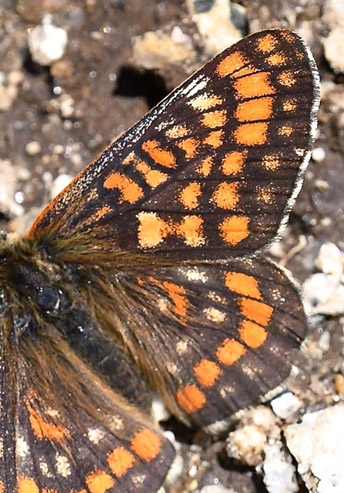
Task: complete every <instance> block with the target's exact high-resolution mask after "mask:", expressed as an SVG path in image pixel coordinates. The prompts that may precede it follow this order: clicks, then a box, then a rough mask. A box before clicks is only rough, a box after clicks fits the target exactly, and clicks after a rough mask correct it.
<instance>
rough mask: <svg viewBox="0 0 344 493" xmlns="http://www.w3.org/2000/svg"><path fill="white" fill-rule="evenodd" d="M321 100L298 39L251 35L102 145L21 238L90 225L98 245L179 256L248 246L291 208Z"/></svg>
mask: <svg viewBox="0 0 344 493" xmlns="http://www.w3.org/2000/svg"><path fill="white" fill-rule="evenodd" d="M317 104H318V81H317V73H316V69H315V65H314V61H313V59H312V57H311V55H310V53H309V52H308V49H307V48H306V47H305V45H304V43H303V41H302V40H301V39H300V38H299V37H298V36H297V35H296V34H292V33H290V32H287V31H279V30H276V31H273V30H272V31H264V32H262V33H257V34H254V35H251V36H250V37H248V38H245V40H242V41H240V42H239V43H237V44H235V45H234V46H232V47H230V48H228V49H227V50H225V51H224V52H223V53H221V54H220V55H218V56H217V57H215V58H214V59H213V60H211V61H210V62H209V63H208V64H206V65H205V66H204V67H203V68H201V69H200V70H199V71H198V72H196V73H195V74H194V75H193V76H192V77H191V78H190V79H189V80H188V81H186V82H185V83H184V84H182V85H181V86H180V87H179V88H177V89H176V90H175V91H174V92H173V93H171V94H170V95H169V96H168V97H167V98H166V99H165V100H164V101H163V102H162V103H160V105H158V106H157V107H156V108H155V109H153V110H152V111H151V112H150V113H149V114H148V115H146V116H145V117H144V118H143V119H142V120H141V121H140V122H139V123H137V124H136V125H135V126H134V127H133V128H132V129H130V130H129V131H128V132H127V133H125V134H124V135H123V136H121V137H120V138H119V139H118V140H116V141H115V142H114V143H113V144H112V145H110V146H109V147H108V149H106V150H105V151H104V153H103V154H102V155H101V156H100V157H99V158H98V159H97V160H96V161H94V162H93V163H92V164H91V165H90V166H89V167H88V168H86V170H85V171H83V172H82V173H81V174H80V175H79V176H78V177H77V178H76V179H75V180H74V182H72V184H71V185H70V186H69V187H67V189H66V190H65V191H64V192H62V194H61V195H60V196H58V197H57V199H56V200H55V201H53V202H52V204H51V205H49V206H48V208H47V209H46V210H45V211H44V212H43V213H42V214H41V216H39V218H38V219H37V220H36V222H35V223H34V225H33V227H32V229H31V231H30V233H29V237H37V236H38V237H39V236H40V235H41V234H42V233H44V232H46V233H49V234H52V235H53V237H55V238H64V239H66V238H70V240H71V242H72V243H73V240H74V241H77V242H79V241H80V240H79V238H80V235H82V234H83V235H84V234H92V236H93V237H94V238H95V239H98V247H97V248H101V240H102V239H104V238H109V237H111V245H105V244H103V248H105V249H108V250H111V249H112V250H118V249H119V250H123V251H132V252H135V251H136V252H155V253H156V254H159V255H161V256H163V257H168V258H178V259H179V260H180V259H182V258H186V259H190V258H207V259H210V258H220V257H224V256H227V255H228V254H233V255H243V254H250V253H252V252H253V251H255V250H257V249H259V248H261V247H262V246H263V245H265V244H266V243H268V242H269V241H271V240H272V239H273V238H274V237H275V236H276V234H277V232H278V230H279V227H280V223H281V221H282V220H283V218H284V217H285V215H286V213H287V212H288V211H289V209H290V206H291V200H292V198H293V197H294V196H295V193H296V189H297V188H298V185H299V178H300V174H301V172H302V169H303V168H304V167H305V165H306V164H307V161H308V158H309V149H310V143H311V137H312V133H313V127H314V121H315V114H314V113H315V107H316V106H317ZM78 237H79V238H78ZM104 243H105V242H104ZM70 248H71V245H70Z"/></svg>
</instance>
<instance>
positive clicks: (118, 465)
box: [107, 447, 135, 478]
mask: <svg viewBox="0 0 344 493" xmlns="http://www.w3.org/2000/svg"><path fill="white" fill-rule="evenodd" d="M107 462H108V465H109V467H110V469H111V471H112V472H113V474H114V475H115V476H117V477H118V478H120V477H121V476H123V475H124V474H125V473H126V472H127V471H128V469H130V468H131V467H133V465H134V462H135V457H134V456H133V454H131V453H130V452H129V451H128V450H126V449H125V448H123V447H116V448H115V449H114V450H113V451H112V452H111V454H109V456H108V460H107Z"/></svg>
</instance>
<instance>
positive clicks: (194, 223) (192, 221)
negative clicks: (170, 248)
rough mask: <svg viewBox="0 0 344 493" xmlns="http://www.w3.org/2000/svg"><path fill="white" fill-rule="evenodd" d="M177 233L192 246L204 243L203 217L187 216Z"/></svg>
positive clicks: (178, 227)
mask: <svg viewBox="0 0 344 493" xmlns="http://www.w3.org/2000/svg"><path fill="white" fill-rule="evenodd" d="M177 234H178V235H179V236H181V237H182V238H184V241H185V243H186V244H187V245H188V246H191V247H199V246H201V245H204V243H205V239H204V235H203V219H202V218H201V217H199V216H185V217H184V218H183V220H182V222H181V223H180V224H179V225H178V226H177Z"/></svg>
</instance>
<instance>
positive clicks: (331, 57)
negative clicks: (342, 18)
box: [323, 26, 344, 73]
mask: <svg viewBox="0 0 344 493" xmlns="http://www.w3.org/2000/svg"><path fill="white" fill-rule="evenodd" d="M323 45H324V51H325V57H326V59H327V61H328V62H329V64H330V65H331V67H332V69H333V70H334V71H335V72H336V73H339V72H341V73H343V72H344V27H343V26H340V27H337V28H335V29H333V30H332V31H331V32H330V34H329V35H328V37H327V38H325V39H324V40H323Z"/></svg>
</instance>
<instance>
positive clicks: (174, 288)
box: [162, 281, 187, 320]
mask: <svg viewBox="0 0 344 493" xmlns="http://www.w3.org/2000/svg"><path fill="white" fill-rule="evenodd" d="M162 286H163V288H164V289H165V290H166V291H167V293H168V295H169V296H170V298H171V299H172V301H173V303H174V304H175V312H176V314H177V315H179V316H180V318H181V319H182V320H183V319H185V317H186V308H187V298H186V292H185V289H184V288H183V286H178V285H177V284H173V283H172V282H167V281H165V282H163V284H162Z"/></svg>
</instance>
